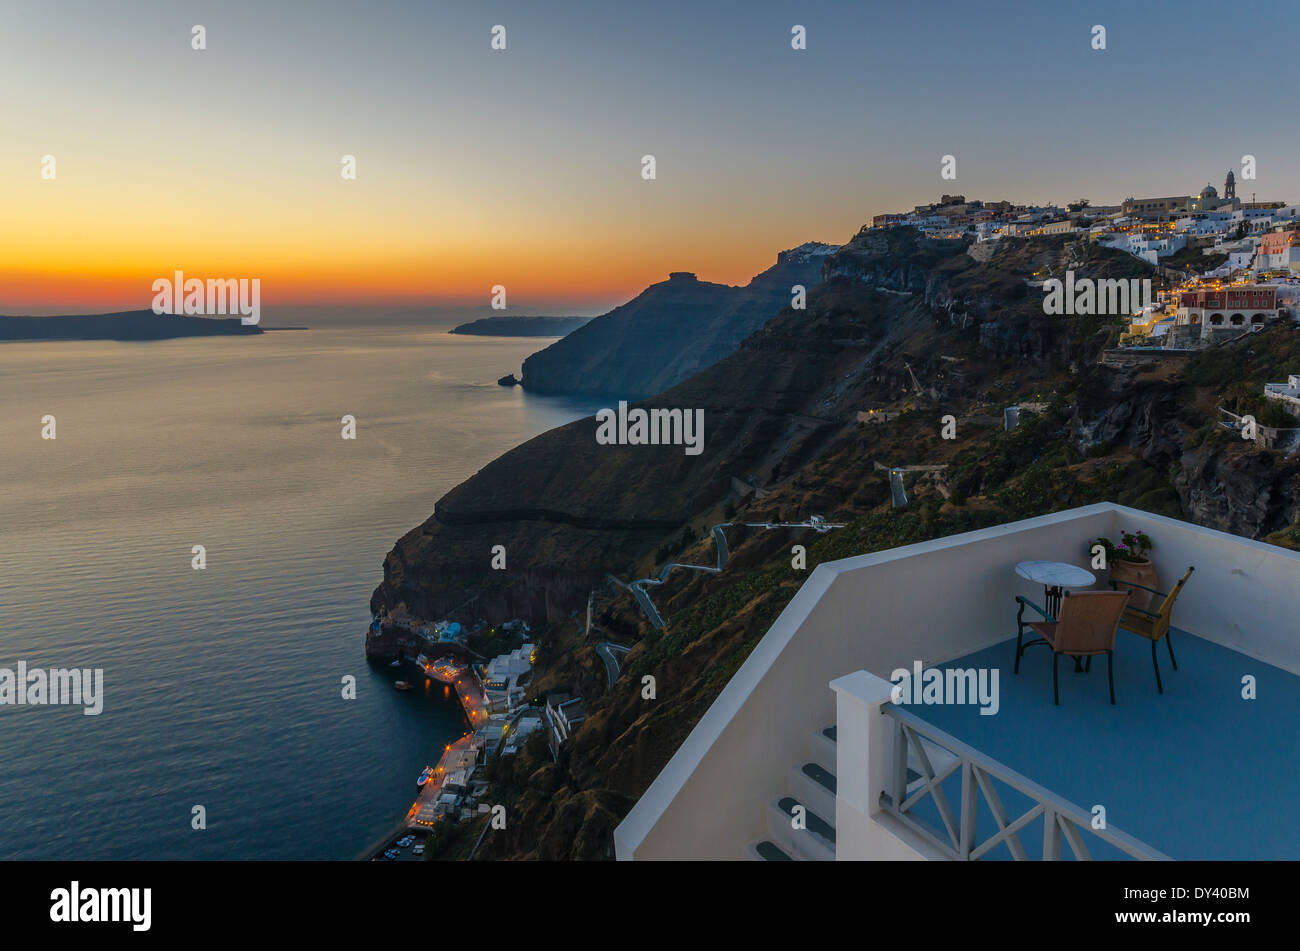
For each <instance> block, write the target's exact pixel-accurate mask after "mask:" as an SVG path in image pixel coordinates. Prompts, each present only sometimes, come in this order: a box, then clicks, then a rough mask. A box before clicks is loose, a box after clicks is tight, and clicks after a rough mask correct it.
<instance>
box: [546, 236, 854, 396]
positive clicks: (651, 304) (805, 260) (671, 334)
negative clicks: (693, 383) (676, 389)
mask: <svg viewBox="0 0 1300 951" xmlns="http://www.w3.org/2000/svg"><path fill="white" fill-rule="evenodd" d="M833 250H834V248H833V247H832V246H831V245H819V244H811V243H810V244H806V245H801V246H800V247H798V248H795V249H793V250H790V251H783V252H781V253H780V254H779V255H778V256H777V263H776V264H775V265H774V266H772V267H771V268H768V269H767V270H766V271H764V272H763V273H762V274H759V275H758V276H757V277H755V278H754V279H753V280H752V281H750V282H749V283H748V284H747V285H745V286H744V287H733V286H730V285H727V284H713V283H710V282H708V281H700V280H697V279H696V277H695V275H694V274H691V273H689V272H684V271H681V272H676V273H673V274H671V275H669V277H668V280H666V281H662V282H660V283H658V284H653V285H651V286H650V287H648V288H647V289H646V290H644V291H642V292H641V293H640V294H639V295H637V296H636V297H635V298H633V299H632V300H630V301H628V303H626V304H624V305H622V306H621V307H616V308H615V309H614V310H612V311H610V312H609V313H608V314H605V315H603V316H601V317H597V318H596V319H594V320H592V321H590V322H589V323H588V324H586V325H585V326H583V327H582V328H581V329H579V330H577V331H575V332H573V333H571V334H569V336H567V337H565V338H564V339H563V340H560V341H557V342H556V343H554V344H552V345H551V346H549V347H547V348H546V349H545V350H542V351H541V352H539V353H535V354H533V355H532V356H530V357H529V358H528V359H527V360H525V361H524V368H523V379H522V383H523V386H524V388H525V389H528V390H532V391H534V392H538V393H583V394H593V395H602V396H603V395H611V396H617V397H621V398H625V399H638V398H641V397H645V396H650V395H652V394H654V393H659V392H661V391H663V390H666V389H667V388H668V387H670V386H672V385H674V384H676V383H679V382H681V381H682V380H684V379H686V378H687V377H688V376H690V375H691V374H693V373H697V372H699V371H700V370H703V369H705V368H706V367H709V366H712V365H713V364H714V363H716V362H717V361H718V360H720V359H722V358H723V357H724V356H726V355H727V354H729V353H731V352H732V351H734V350H735V349H736V347H737V346H738V345H739V344H740V341H742V340H744V339H745V338H746V337H748V336H749V335H750V334H751V333H753V332H754V331H755V330H757V329H758V328H759V327H761V326H763V324H764V323H765V322H766V321H767V320H768V319H769V318H770V317H772V316H773V315H774V314H775V313H777V311H779V310H781V309H782V308H784V307H789V306H790V303H791V300H792V293H791V288H792V287H793V286H794V285H796V284H800V285H803V286H804V287H806V288H809V289H811V288H813V287H815V286H816V285H817V284H819V283H820V282H821V274H822V263H823V261H824V260H825V259H826V256H827V255H828V254H829V253H830V252H831V251H833Z"/></svg>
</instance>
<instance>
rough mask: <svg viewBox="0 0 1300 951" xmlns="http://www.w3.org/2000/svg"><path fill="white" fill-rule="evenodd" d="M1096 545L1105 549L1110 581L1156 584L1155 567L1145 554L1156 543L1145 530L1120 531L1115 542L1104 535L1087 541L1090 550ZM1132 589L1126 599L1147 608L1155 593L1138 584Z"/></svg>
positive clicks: (1137, 605)
mask: <svg viewBox="0 0 1300 951" xmlns="http://www.w3.org/2000/svg"><path fill="white" fill-rule="evenodd" d="M1097 545H1100V546H1101V547H1102V548H1104V549H1105V550H1106V567H1107V568H1108V569H1110V580H1111V581H1115V582H1119V583H1121V584H1122V583H1123V582H1125V581H1129V582H1133V583H1135V584H1141V585H1146V586H1147V587H1148V588H1157V587H1159V584H1158V580H1159V579H1158V578H1157V577H1156V567H1155V565H1153V564H1151V559H1150V558H1148V557H1147V555H1148V553H1149V552H1150V551H1151V549H1152V548H1154V547H1155V544H1154V543H1153V542H1152V541H1151V537H1150V536H1149V535H1147V534H1146V532H1121V533H1120V537H1119V541H1118V542H1113V541H1111V540H1110V539H1109V538H1105V537H1102V538H1094V539H1093V540H1092V541H1091V542H1090V543H1089V544H1088V549H1089V551H1091V550H1092V549H1093V548H1094V547H1096V546H1097ZM1131 590H1132V592H1133V596H1132V597H1131V598H1130V599H1129V600H1130V603H1131V604H1133V605H1134V606H1135V607H1139V608H1146V609H1148V610H1149V609H1150V607H1151V604H1152V602H1153V601H1154V600H1155V595H1153V594H1151V593H1150V592H1148V591H1143V590H1142V589H1141V588H1136V589H1131Z"/></svg>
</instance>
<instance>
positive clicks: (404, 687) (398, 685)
mask: <svg viewBox="0 0 1300 951" xmlns="http://www.w3.org/2000/svg"><path fill="white" fill-rule="evenodd" d="M393 686H394V687H396V688H397V689H398V690H410V689H411V688H412V687H413V686H414V684H409V683H407V682H406V681H405V680H399V681H397V682H396V683H395V684H393Z"/></svg>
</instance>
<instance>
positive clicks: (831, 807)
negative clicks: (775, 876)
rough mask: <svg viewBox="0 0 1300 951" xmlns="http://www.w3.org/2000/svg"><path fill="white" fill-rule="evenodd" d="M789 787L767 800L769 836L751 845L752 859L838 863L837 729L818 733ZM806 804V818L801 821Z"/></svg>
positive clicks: (789, 779) (794, 769)
mask: <svg viewBox="0 0 1300 951" xmlns="http://www.w3.org/2000/svg"><path fill="white" fill-rule="evenodd" d="M785 788H786V794H785V795H784V796H780V797H778V798H777V799H775V800H773V801H772V802H770V803H768V804H767V808H766V810H765V815H764V818H765V819H766V823H767V837H766V838H764V839H760V840H759V841H757V842H754V843H753V844H751V845H750V846H749V849H748V853H749V857H750V858H752V859H759V860H762V861H767V862H787V861H800V862H831V861H834V860H835V728H834V727H827V728H826V729H825V730H822V731H820V732H818V733H815V734H813V736H812V740H811V742H810V744H809V752H808V755H807V756H805V757H803V758H802V760H801V761H800V762H799V763H798V764H796V765H795V766H794V767H792V768H791V769H790V772H789V773H788V774H787V776H786V783H785ZM800 806H802V807H803V809H802V816H801V819H802V821H801V822H798V823H796V821H795V820H796V816H797V815H799V814H800V810H799V809H798V807H800ZM796 825H799V826H801V828H796Z"/></svg>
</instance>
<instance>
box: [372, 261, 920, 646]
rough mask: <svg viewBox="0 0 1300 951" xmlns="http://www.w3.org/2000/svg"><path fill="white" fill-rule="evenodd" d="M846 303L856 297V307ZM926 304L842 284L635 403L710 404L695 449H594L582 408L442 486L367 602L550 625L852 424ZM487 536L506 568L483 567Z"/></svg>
mask: <svg viewBox="0 0 1300 951" xmlns="http://www.w3.org/2000/svg"><path fill="white" fill-rule="evenodd" d="M850 300H851V301H852V306H850ZM933 323H934V321H933V317H932V316H931V314H930V312H929V311H928V310H927V309H926V308H925V307H924V305H923V304H922V303H921V301H920V300H911V299H907V298H899V297H897V296H895V295H888V294H880V293H877V292H874V291H870V290H867V289H863V288H853V287H850V286H847V285H845V284H844V282H837V283H836V284H835V286H831V287H826V288H823V289H822V291H821V292H819V293H818V294H817V295H816V297H815V298H812V299H810V304H809V307H808V309H807V310H806V311H798V312H792V311H787V312H785V313H783V314H782V315H780V316H778V317H777V318H774V319H773V320H772V321H771V322H770V323H769V324H768V326H767V327H765V328H764V329H763V330H762V331H760V332H759V333H757V334H754V335H753V336H751V337H750V338H749V339H748V340H746V341H745V342H744V343H743V345H742V346H741V348H740V349H739V350H737V351H736V352H735V353H733V354H731V355H730V356H728V357H725V358H724V359H723V360H721V361H720V362H718V363H717V364H715V365H714V366H712V367H709V368H708V369H706V370H704V371H702V372H701V373H698V374H696V375H694V376H692V377H691V378H690V379H688V380H686V381H685V382H683V383H680V384H678V385H677V386H675V387H672V388H670V389H668V390H666V391H665V392H663V393H660V394H659V395H658V396H655V397H653V398H651V399H649V400H645V401H642V402H640V403H636V404H634V407H640V408H644V409H649V410H653V409H656V408H658V409H681V410H696V409H701V410H703V412H704V445H703V451H702V452H701V453H700V454H699V455H688V454H687V453H686V451H685V447H684V446H681V445H600V444H598V443H597V441H596V429H597V422H596V420H595V419H594V418H587V419H582V420H578V421H576V422H573V423H570V424H569V425H567V426H563V427H560V428H558V429H554V430H552V431H550V432H548V433H544V434H542V435H541V436H538V437H536V438H535V439H532V440H530V441H529V442H527V443H525V444H523V445H522V446H519V447H517V448H515V449H513V450H511V451H510V452H508V453H506V454H505V455H504V456H502V457H500V458H499V459H497V460H495V461H494V462H492V463H491V464H489V465H488V466H486V467H485V468H484V469H482V470H481V471H480V472H478V473H477V474H476V475H475V476H474V477H473V478H471V479H470V480H468V481H466V482H464V483H462V484H461V485H459V486H457V487H456V488H455V489H453V490H452V491H451V492H449V493H448V494H447V495H446V496H444V497H443V498H442V499H441V500H439V502H438V503H437V505H436V506H435V508H434V514H433V516H432V517H431V518H430V519H429V520H428V521H426V522H425V523H424V524H423V525H421V526H420V527H419V528H417V529H414V530H412V531H411V532H409V533H408V534H407V535H406V536H404V537H403V538H402V539H401V540H400V541H399V542H398V543H397V546H396V547H395V548H394V549H393V551H392V552H391V553H390V554H389V555H388V557H387V559H386V560H385V562H384V582H383V584H382V585H380V587H379V588H378V589H377V590H376V592H375V595H374V598H373V599H372V608H375V609H378V608H381V607H386V606H393V605H396V604H397V603H398V602H401V601H405V602H406V603H407V605H408V606H409V607H410V609H411V610H412V611H414V612H416V613H417V614H419V615H421V616H424V617H439V616H442V615H444V614H447V613H449V612H451V611H453V610H455V609H457V608H460V607H462V606H464V605H465V604H466V602H467V601H469V600H470V599H472V598H473V599H477V600H476V601H474V608H473V610H475V611H476V612H478V614H477V615H476V616H485V617H486V616H494V615H492V614H489V613H488V612H489V609H490V608H494V607H495V608H499V609H501V610H502V611H503V614H504V615H507V616H523V617H527V618H529V619H531V620H534V621H537V622H545V621H547V620H554V619H556V618H558V617H561V616H563V615H565V614H567V613H568V612H569V611H571V610H574V609H575V608H576V607H578V606H579V605H581V604H583V603H584V602H585V599H586V592H587V591H588V590H589V589H590V588H591V587H593V586H596V585H599V584H601V583H603V579H604V575H605V573H606V572H610V571H613V572H622V571H626V570H628V569H630V568H631V567H632V566H633V564H634V563H635V562H636V561H637V560H638V559H639V558H641V557H642V556H644V555H645V553H646V552H647V551H653V550H654V549H655V548H656V547H658V546H659V545H662V544H663V543H664V542H665V541H666V540H667V539H668V538H670V537H671V536H673V535H678V534H680V533H681V530H682V527H683V526H684V525H687V524H688V523H690V522H691V521H692V519H694V518H695V517H696V516H697V515H698V514H699V513H701V512H707V511H708V510H709V509H710V508H712V507H714V506H716V505H718V504H720V503H721V502H722V500H724V499H725V498H726V497H727V496H728V494H729V493H730V492H731V491H732V478H733V477H736V478H747V477H749V476H752V475H757V476H758V477H759V479H760V481H762V482H767V481H770V480H774V479H781V478H784V477H785V476H788V475H789V474H791V473H793V472H795V471H797V470H798V469H799V468H800V467H801V466H802V465H803V464H804V463H805V462H806V461H807V460H808V459H811V458H813V457H815V456H816V454H817V452H818V451H819V449H820V447H822V446H823V445H825V443H826V441H827V439H828V438H830V437H831V436H832V435H834V434H835V433H837V432H839V431H841V430H842V429H844V428H845V427H848V426H852V425H854V422H855V420H854V411H855V410H856V409H857V408H859V407H860V406H861V405H864V404H866V405H869V404H870V403H872V402H873V401H875V400H877V399H878V397H877V396H875V395H871V394H873V392H874V390H875V389H877V388H879V387H881V386H886V385H888V384H882V382H881V381H880V379H879V378H878V375H877V374H876V373H875V372H874V370H873V369H872V367H873V366H874V361H876V360H877V359H878V358H879V357H880V356H881V355H882V354H884V353H888V352H891V351H892V349H895V348H897V347H898V346H899V345H900V344H901V343H903V342H904V341H907V340H909V339H911V338H913V337H915V336H919V335H923V334H924V333H925V332H926V331H927V330H929V329H930V328H931V327H932V325H933ZM494 545H503V546H504V547H505V549H506V568H505V569H504V570H493V569H492V568H491V567H490V561H491V557H492V555H491V551H492V548H493V546H494Z"/></svg>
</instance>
